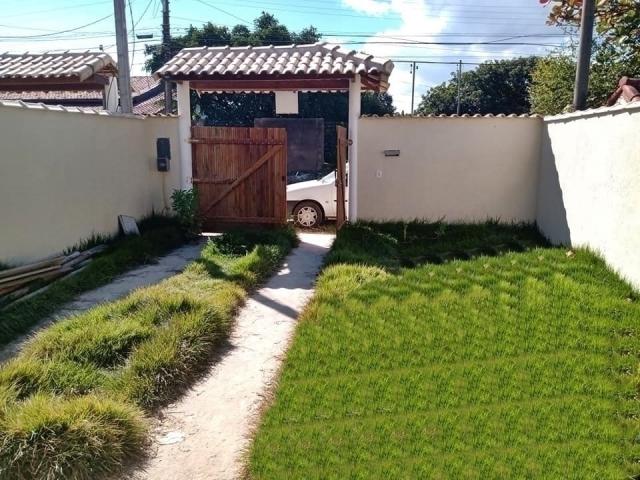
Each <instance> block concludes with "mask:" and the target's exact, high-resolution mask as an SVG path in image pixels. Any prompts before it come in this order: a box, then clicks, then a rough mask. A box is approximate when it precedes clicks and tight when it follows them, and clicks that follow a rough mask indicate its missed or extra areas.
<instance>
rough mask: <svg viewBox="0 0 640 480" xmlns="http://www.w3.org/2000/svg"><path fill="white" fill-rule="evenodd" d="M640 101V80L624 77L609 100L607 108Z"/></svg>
mask: <svg viewBox="0 0 640 480" xmlns="http://www.w3.org/2000/svg"><path fill="white" fill-rule="evenodd" d="M638 101H640V78H629V77H622V78H621V79H620V82H618V89H617V90H616V91H615V92H614V93H613V95H611V97H609V100H607V106H609V107H611V106H613V105H616V104H624V103H631V102H638Z"/></svg>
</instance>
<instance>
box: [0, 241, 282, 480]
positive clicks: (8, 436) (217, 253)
mask: <svg viewBox="0 0 640 480" xmlns="http://www.w3.org/2000/svg"><path fill="white" fill-rule="evenodd" d="M294 243H295V236H294V234H293V232H292V231H291V230H285V229H282V230H271V231H265V232H258V233H256V232H241V233H229V234H225V235H224V236H222V237H219V238H216V239H214V240H213V241H210V242H209V244H208V245H207V246H206V247H205V248H204V250H203V252H202V256H201V258H200V259H199V260H197V261H195V262H193V263H192V264H190V265H189V266H188V267H187V268H186V270H185V271H184V272H183V273H182V274H180V275H176V276H175V277H172V278H170V279H168V280H165V281H164V282H161V283H160V284H158V285H155V286H151V287H148V288H144V289H140V290H137V291H135V292H133V293H132V294H131V295H129V296H128V297H126V298H124V299H122V300H120V301H117V302H112V303H107V304H104V305H101V306H98V307H96V308H94V309H92V310H89V311H87V312H85V313H82V314H79V315H76V316H73V317H70V318H68V319H65V320H62V321H60V322H58V323H57V324H55V325H53V326H51V327H49V328H48V329H46V330H44V331H43V332H41V333H40V334H38V335H37V336H36V337H35V338H34V339H33V341H31V342H30V343H29V344H28V345H27V346H26V347H25V348H24V350H23V351H22V352H21V353H20V355H19V356H18V357H17V358H16V359H14V360H12V361H10V362H8V363H6V364H3V365H2V367H1V368H0V478H1V479H5V478H6V479H12V480H13V479H15V480H23V479H24V480H27V479H29V480H31V479H46V480H54V479H74V480H75V479H82V480H84V479H87V480H89V479H90V480H95V479H98V478H103V477H106V476H114V475H118V474H119V473H121V471H122V469H123V467H125V466H126V465H127V464H128V463H130V462H132V461H135V460H137V459H139V458H140V457H143V456H144V455H145V453H146V447H147V440H148V438H147V434H148V432H147V422H146V415H148V414H150V413H153V412H154V410H155V409H156V408H157V407H159V406H162V405H165V404H166V403H167V402H170V401H172V400H173V399H175V398H176V397H177V396H178V395H179V394H180V393H181V392H182V391H184V389H185V388H186V387H188V386H189V385H190V384H191V383H192V382H193V380H194V379H195V378H197V376H198V375H200V374H201V373H202V372H204V371H206V368H207V366H208V365H209V364H210V363H211V362H212V361H214V360H215V354H216V353H217V352H219V348H220V347H221V346H222V345H223V344H224V341H225V339H226V337H227V334H228V332H229V330H230V327H231V325H232V323H233V317H234V315H235V311H236V309H237V308H238V307H239V305H240V304H241V303H242V301H243V300H244V298H245V297H246V295H247V293H248V291H249V290H251V289H252V288H254V287H255V286H256V285H258V283H259V282H261V281H262V280H263V279H265V278H266V277H267V276H268V275H270V274H271V273H272V272H273V271H274V270H275V269H276V267H277V266H278V265H279V264H280V262H281V261H282V259H283V258H284V256H285V255H286V253H287V252H288V251H289V250H290V249H291V247H292V246H293V245H294Z"/></svg>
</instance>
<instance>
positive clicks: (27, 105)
mask: <svg viewBox="0 0 640 480" xmlns="http://www.w3.org/2000/svg"><path fill="white" fill-rule="evenodd" d="M0 108H20V109H23V110H38V111H47V112H59V113H75V114H78V113H79V114H83V115H99V116H101V117H112V118H131V119H136V120H144V119H145V118H149V117H150V118H176V117H177V115H165V114H151V115H134V114H130V113H117V112H109V111H107V110H102V109H100V108H84V107H83V108H80V107H68V106H64V105H48V104H45V103H33V102H23V101H22V100H0Z"/></svg>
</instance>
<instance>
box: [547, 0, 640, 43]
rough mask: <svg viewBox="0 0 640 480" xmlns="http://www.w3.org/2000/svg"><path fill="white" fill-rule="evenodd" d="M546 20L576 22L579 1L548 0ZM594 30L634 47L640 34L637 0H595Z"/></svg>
mask: <svg viewBox="0 0 640 480" xmlns="http://www.w3.org/2000/svg"><path fill="white" fill-rule="evenodd" d="M543 3H547V4H551V5H552V7H551V11H550V12H549V21H548V23H550V24H552V25H579V24H580V14H581V10H582V0H548V1H546V2H543ZM596 20H597V21H596V30H597V32H598V33H599V34H600V36H601V37H602V38H605V39H607V40H612V41H615V42H617V43H618V44H620V45H626V46H631V47H634V46H635V45H636V44H637V40H638V37H640V1H638V0H599V1H597V2H596Z"/></svg>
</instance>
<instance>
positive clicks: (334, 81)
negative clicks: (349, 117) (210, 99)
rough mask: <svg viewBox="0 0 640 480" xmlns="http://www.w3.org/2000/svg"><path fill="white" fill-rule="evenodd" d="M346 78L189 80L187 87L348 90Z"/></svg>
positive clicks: (211, 88) (247, 89)
mask: <svg viewBox="0 0 640 480" xmlns="http://www.w3.org/2000/svg"><path fill="white" fill-rule="evenodd" d="M349 81H350V80H349V79H348V78H326V79H305V78H291V79H273V78H264V79H259V80H241V79H238V80H191V81H190V82H189V86H190V87H191V88H192V89H194V90H200V91H267V92H269V91H273V90H348V89H349Z"/></svg>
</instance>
